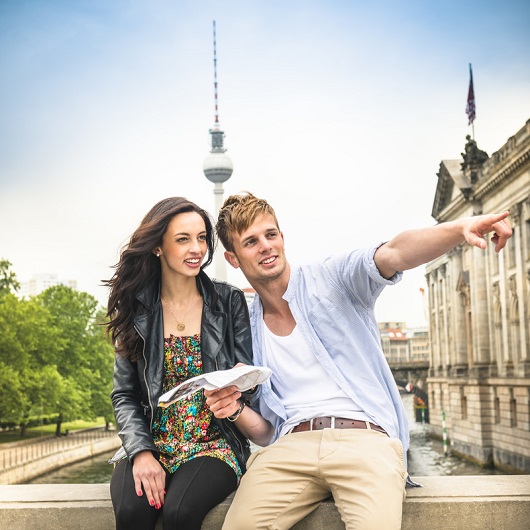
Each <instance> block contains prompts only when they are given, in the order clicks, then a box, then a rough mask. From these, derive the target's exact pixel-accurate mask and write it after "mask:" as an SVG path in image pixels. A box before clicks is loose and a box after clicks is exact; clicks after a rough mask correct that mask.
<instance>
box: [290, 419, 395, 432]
mask: <svg viewBox="0 0 530 530" xmlns="http://www.w3.org/2000/svg"><path fill="white" fill-rule="evenodd" d="M322 429H371V430H372V431H377V432H380V433H383V434H386V431H385V430H384V429H383V428H382V427H379V425H375V424H374V423H370V422H368V421H360V420H350V419H348V418H335V417H334V416H323V417H321V418H313V419H312V420H308V421H303V422H302V423H299V424H298V425H297V426H296V427H295V428H294V429H293V430H292V431H291V432H305V431H320V430H322Z"/></svg>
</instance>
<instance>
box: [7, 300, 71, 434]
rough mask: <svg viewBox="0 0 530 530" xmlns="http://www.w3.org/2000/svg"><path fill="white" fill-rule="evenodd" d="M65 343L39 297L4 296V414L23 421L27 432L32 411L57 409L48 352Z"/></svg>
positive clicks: (55, 383) (51, 411)
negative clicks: (37, 298) (36, 298)
mask: <svg viewBox="0 0 530 530" xmlns="http://www.w3.org/2000/svg"><path fill="white" fill-rule="evenodd" d="M60 347H61V335H60V333H59V332H58V330H57V329H56V328H55V327H54V326H53V323H52V318H51V315H50V312H49V311H48V310H47V309H46V308H45V307H43V306H42V305H41V304H39V303H36V302H35V300H32V299H30V300H20V299H18V298H17V297H16V296H15V295H13V294H11V293H7V294H6V293H4V295H3V296H0V373H1V375H0V379H1V381H2V389H3V392H2V400H1V405H0V417H1V418H2V419H3V420H4V421H9V422H15V423H16V424H18V425H20V428H21V434H22V435H24V434H25V429H26V426H27V422H28V421H29V418H30V417H31V416H32V415H41V414H42V413H53V412H55V410H54V408H55V407H54V406H53V401H54V400H55V399H56V398H55V394H56V388H55V387H57V386H58V384H59V383H58V382H57V380H54V386H52V385H50V384H49V382H48V374H49V370H48V371H46V370H45V371H44V372H43V370H44V368H46V366H47V365H48V364H49V363H48V362H47V355H48V353H49V352H50V351H52V350H53V349H54V348H60Z"/></svg>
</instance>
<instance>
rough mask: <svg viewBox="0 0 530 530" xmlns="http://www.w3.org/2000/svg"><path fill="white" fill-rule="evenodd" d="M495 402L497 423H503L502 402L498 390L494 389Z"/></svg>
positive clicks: (495, 419)
mask: <svg viewBox="0 0 530 530" xmlns="http://www.w3.org/2000/svg"><path fill="white" fill-rule="evenodd" d="M493 401H494V409H495V418H494V421H495V423H497V424H498V423H500V422H501V400H500V399H499V396H498V395H497V389H496V388H494V389H493Z"/></svg>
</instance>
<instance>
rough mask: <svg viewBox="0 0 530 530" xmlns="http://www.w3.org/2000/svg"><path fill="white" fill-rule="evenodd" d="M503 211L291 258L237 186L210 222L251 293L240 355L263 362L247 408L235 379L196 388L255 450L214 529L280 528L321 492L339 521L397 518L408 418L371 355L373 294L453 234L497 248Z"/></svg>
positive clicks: (270, 215) (387, 524)
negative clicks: (308, 261)
mask: <svg viewBox="0 0 530 530" xmlns="http://www.w3.org/2000/svg"><path fill="white" fill-rule="evenodd" d="M508 215H509V214H508V212H505V213H503V214H498V215H481V216H477V217H471V218H464V219H460V220H458V221H452V222H448V223H443V224H439V225H437V226H433V227H429V228H424V229H420V230H411V231H407V232H403V233H402V234H399V235H398V236H396V237H395V238H393V239H392V240H390V241H388V242H386V243H382V244H378V245H375V246H373V247H372V248H367V249H362V250H355V251H349V252H346V253H345V254H343V255H340V256H335V257H331V258H328V259H325V260H323V261H321V262H320V263H316V264H312V265H306V266H302V267H291V266H290V265H289V263H288V261H287V259H286V257H285V249H284V237H283V234H282V232H281V231H280V228H279V224H278V221H277V219H276V215H275V213H274V210H273V209H272V208H271V206H270V205H269V204H268V203H267V202H266V201H264V200H262V199H258V198H257V197H254V196H253V195H251V194H243V195H235V196H232V197H229V198H228V199H227V200H226V202H225V204H224V205H223V208H222V209H221V211H220V213H219V220H218V223H217V232H218V235H219V238H220V239H221V242H222V243H223V245H224V247H225V249H226V252H225V257H226V259H227V260H228V262H229V263H230V264H231V265H232V266H233V267H235V268H241V270H242V272H243V273H244V275H245V276H246V278H247V280H248V281H249V283H250V285H252V287H253V288H254V289H255V290H256V293H257V296H256V298H255V300H254V303H253V305H252V307H251V327H252V342H253V348H254V363H255V364H257V365H264V366H268V367H269V368H271V369H272V371H273V375H272V377H271V379H270V380H269V381H268V382H266V383H265V384H263V385H262V386H261V389H260V390H261V395H260V399H259V413H260V414H258V413H257V412H256V411H254V410H252V409H250V408H249V407H246V408H245V407H244V404H242V403H241V402H240V401H239V398H240V397H241V394H240V393H239V392H237V389H236V388H235V387H230V388H226V389H222V390H218V391H213V392H206V395H207V403H208V405H209V406H210V408H211V410H212V411H213V413H214V414H215V415H216V416H217V417H221V418H223V417H230V419H231V420H233V421H235V422H236V424H237V426H238V428H239V429H240V431H241V432H243V434H245V435H246V436H248V437H249V438H250V439H251V440H253V441H254V442H255V443H257V444H258V445H262V446H267V447H263V448H262V449H260V450H259V451H257V452H256V453H254V454H253V455H252V456H251V458H250V459H249V462H248V464H247V473H246V474H245V475H244V476H243V478H242V480H241V484H240V486H239V489H238V490H237V493H236V495H235V498H234V501H233V503H232V506H231V508H230V510H229V512H228V514H227V518H226V521H225V525H224V527H223V528H225V529H226V530H249V529H255V528H267V529H277V530H279V529H288V528H291V527H292V526H293V525H294V524H295V523H296V522H297V521H299V520H301V519H302V518H303V517H304V516H305V515H307V514H308V513H310V512H311V511H312V510H314V509H315V508H316V507H317V506H318V504H319V502H320V501H321V500H323V499H325V498H326V497H329V495H330V494H331V495H333V499H334V501H335V504H336V506H337V509H338V510H339V512H340V515H341V518H342V520H343V521H344V524H345V526H346V528H347V529H353V528H357V529H362V530H367V529H377V530H381V529H382V528H384V529H385V530H388V529H394V528H400V527H401V513H402V502H403V499H404V497H405V482H406V479H407V471H406V451H407V448H408V443H409V438H408V426H407V420H406V416H405V411H404V408H403V404H402V401H401V398H400V396H399V392H398V390H397V387H396V384H395V382H394V379H393V377H392V374H391V372H390V368H389V367H388V364H387V362H386V360H385V358H384V355H383V352H382V349H381V343H380V336H379V330H378V327H377V322H376V319H375V315H374V304H375V302H376V299H377V297H378V296H379V294H380V293H381V291H382V290H383V288H384V287H385V286H386V285H393V284H395V283H397V282H398V281H399V280H400V279H401V276H402V271H405V270H408V269H412V268H414V267H417V266H419V265H421V264H424V263H427V262H428V261H431V260H432V259H434V258H436V257H438V256H440V255H442V254H444V253H446V252H448V251H449V250H451V249H452V248H454V247H455V246H457V245H459V244H461V243H463V242H467V243H469V244H471V245H474V246H477V247H479V248H481V249H484V248H485V247H486V241H485V239H484V235H485V234H487V233H489V232H494V235H493V237H492V241H493V242H494V243H495V244H496V248H495V250H496V251H497V252H499V251H500V250H501V249H502V248H503V247H504V246H505V244H506V241H507V240H508V238H509V237H510V236H511V233H512V232H511V228H510V226H509V223H508V221H507V220H506V218H507V217H508Z"/></svg>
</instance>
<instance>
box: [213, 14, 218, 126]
mask: <svg viewBox="0 0 530 530" xmlns="http://www.w3.org/2000/svg"><path fill="white" fill-rule="evenodd" d="M213 87H214V99H215V124H216V125H219V104H218V101H219V100H218V98H217V36H216V33H215V20H214V21H213Z"/></svg>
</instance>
